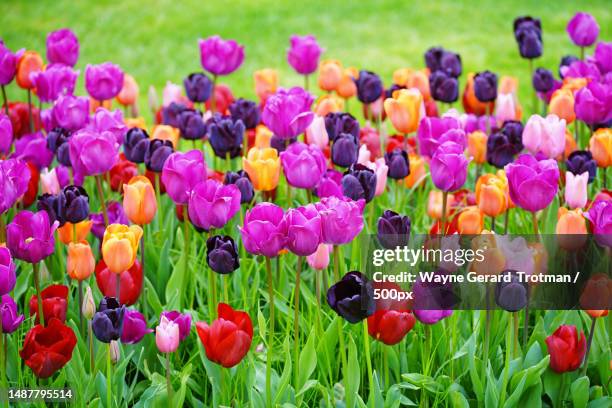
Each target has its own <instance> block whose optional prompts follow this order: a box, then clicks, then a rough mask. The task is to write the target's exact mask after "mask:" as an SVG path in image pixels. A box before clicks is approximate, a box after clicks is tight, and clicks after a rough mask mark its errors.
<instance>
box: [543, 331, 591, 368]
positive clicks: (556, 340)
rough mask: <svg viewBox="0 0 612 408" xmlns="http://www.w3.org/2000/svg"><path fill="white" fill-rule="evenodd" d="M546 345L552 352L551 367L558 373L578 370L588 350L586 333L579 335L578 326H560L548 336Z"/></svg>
mask: <svg viewBox="0 0 612 408" xmlns="http://www.w3.org/2000/svg"><path fill="white" fill-rule="evenodd" d="M546 345H547V346H548V353H549V354H550V368H551V369H552V370H553V371H555V372H557V373H564V372H567V371H574V370H576V369H577V368H578V367H580V364H581V363H582V359H583V358H584V353H585V352H586V339H585V338H584V333H582V332H581V333H580V336H578V329H577V328H576V326H566V325H561V326H559V328H558V329H557V330H556V331H555V332H554V333H553V334H552V335H550V336H548V337H547V338H546Z"/></svg>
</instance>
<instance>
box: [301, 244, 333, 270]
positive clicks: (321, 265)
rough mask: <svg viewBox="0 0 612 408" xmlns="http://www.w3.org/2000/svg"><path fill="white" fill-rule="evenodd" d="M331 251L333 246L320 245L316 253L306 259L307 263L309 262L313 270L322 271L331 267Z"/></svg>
mask: <svg viewBox="0 0 612 408" xmlns="http://www.w3.org/2000/svg"><path fill="white" fill-rule="evenodd" d="M331 250H332V246H331V245H328V244H319V246H318V247H317V250H316V251H315V253H314V254H312V255H308V256H307V257H306V262H308V265H310V267H311V268H313V269H316V270H317V271H322V270H324V269H326V268H327V267H328V266H329V253H330V252H331Z"/></svg>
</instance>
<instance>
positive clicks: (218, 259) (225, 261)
mask: <svg viewBox="0 0 612 408" xmlns="http://www.w3.org/2000/svg"><path fill="white" fill-rule="evenodd" d="M206 263H207V264H208V266H209V267H210V269H212V270H213V271H215V272H217V273H220V274H222V275H225V274H228V273H232V272H234V271H235V270H236V269H238V267H240V257H239V256H238V247H237V246H236V243H235V242H234V240H233V239H232V237H228V236H227V235H225V236H221V235H215V236H213V237H210V238H208V240H207V241H206Z"/></svg>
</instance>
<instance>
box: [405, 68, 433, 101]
mask: <svg viewBox="0 0 612 408" xmlns="http://www.w3.org/2000/svg"><path fill="white" fill-rule="evenodd" d="M407 87H408V88H416V89H418V90H419V92H421V95H423V100H425V101H429V100H431V93H430V90H429V70H427V69H421V70H418V71H414V72H413V73H412V74H411V75H410V76H409V77H408V82H407Z"/></svg>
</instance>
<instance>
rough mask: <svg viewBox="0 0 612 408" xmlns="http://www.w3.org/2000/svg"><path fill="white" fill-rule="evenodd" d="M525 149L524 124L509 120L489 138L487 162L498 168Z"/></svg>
mask: <svg viewBox="0 0 612 408" xmlns="http://www.w3.org/2000/svg"><path fill="white" fill-rule="evenodd" d="M521 150H523V125H522V124H521V123H520V122H515V121H508V122H506V123H505V124H504V127H503V128H502V129H501V130H500V131H498V132H495V133H493V134H491V135H490V136H489V138H488V139H487V162H488V163H489V164H491V165H493V166H495V167H497V168H498V169H501V168H503V167H504V166H505V165H506V164H508V163H511V162H512V161H513V160H514V156H516V155H517V154H518V153H520V152H521Z"/></svg>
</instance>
